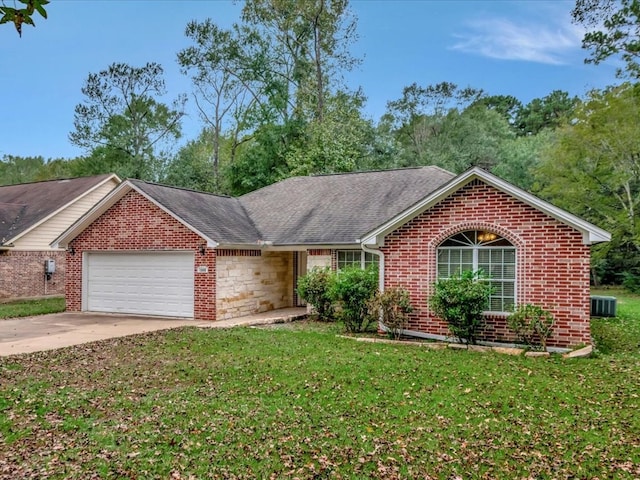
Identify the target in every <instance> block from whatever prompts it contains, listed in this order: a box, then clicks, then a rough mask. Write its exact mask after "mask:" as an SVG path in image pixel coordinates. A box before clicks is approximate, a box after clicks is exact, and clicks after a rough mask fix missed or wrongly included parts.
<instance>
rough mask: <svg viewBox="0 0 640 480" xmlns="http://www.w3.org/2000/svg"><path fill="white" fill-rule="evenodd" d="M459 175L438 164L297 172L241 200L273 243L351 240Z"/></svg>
mask: <svg viewBox="0 0 640 480" xmlns="http://www.w3.org/2000/svg"><path fill="white" fill-rule="evenodd" d="M454 177H455V175H454V174H452V173H450V172H447V171H446V170H443V169H441V168H438V167H422V168H405V169H398V170H384V171H376V172H362V173H348V174H337V175H320V176H313V177H293V178H289V179H286V180H283V181H281V182H278V183H276V184H273V185H270V186H268V187H265V188H261V189H260V190H256V191H254V192H251V193H249V194H246V195H244V196H242V197H240V199H239V200H240V202H241V203H242V205H243V206H244V208H245V209H246V211H247V213H248V214H249V216H250V217H251V219H252V220H253V222H254V223H255V225H256V227H257V228H258V230H259V231H260V232H261V234H262V237H263V240H268V241H272V242H273V243H274V245H294V244H303V245H309V244H341V243H348V244H352V243H355V242H356V240H358V239H360V238H361V237H362V236H363V235H364V234H365V233H368V232H370V231H371V230H373V229H375V228H376V227H378V226H380V225H382V224H383V223H384V222H386V221H388V220H389V219H391V218H392V217H394V216H396V215H397V214H399V213H400V212H402V211H404V210H406V209H407V208H409V207H411V206H412V205H414V204H415V203H417V202H419V201H420V200H422V199H423V198H425V197H426V196H427V195H429V194H430V193H432V192H434V191H435V190H437V189H438V188H440V187H441V186H442V185H444V184H446V183H447V182H449V181H450V180H451V179H453V178H454Z"/></svg>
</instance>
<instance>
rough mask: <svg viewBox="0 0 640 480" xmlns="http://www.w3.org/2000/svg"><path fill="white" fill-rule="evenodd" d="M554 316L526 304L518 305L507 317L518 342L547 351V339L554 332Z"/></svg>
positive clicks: (540, 308)
mask: <svg viewBox="0 0 640 480" xmlns="http://www.w3.org/2000/svg"><path fill="white" fill-rule="evenodd" d="M553 322H554V320H553V315H551V312H549V311H547V310H544V309H543V308H542V307H539V306H537V305H532V304H530V303H526V304H523V305H518V306H517V307H516V308H515V309H514V311H513V313H511V314H510V315H509V316H508V317H507V325H509V328H510V329H511V330H513V331H514V333H515V334H516V337H518V340H520V341H521V342H523V343H524V344H525V345H527V346H529V347H534V348H540V349H541V350H546V349H547V339H548V338H549V337H550V336H551V333H552V330H553Z"/></svg>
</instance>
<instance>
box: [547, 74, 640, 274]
mask: <svg viewBox="0 0 640 480" xmlns="http://www.w3.org/2000/svg"><path fill="white" fill-rule="evenodd" d="M639 116H640V85H637V84H636V85H630V84H623V85H621V86H619V87H616V88H612V89H608V90H604V91H593V92H591V94H590V96H589V98H588V99H587V100H586V101H585V102H584V103H583V104H581V105H580V106H579V107H578V108H577V109H576V111H575V115H574V117H575V120H574V122H573V123H572V124H571V125H566V126H564V127H562V128H560V129H559V130H558V131H557V136H558V138H557V142H556V143H555V146H554V148H552V149H551V150H550V151H549V155H548V156H547V157H546V158H545V159H544V161H543V163H542V164H541V166H540V169H539V172H538V180H539V183H540V185H541V192H540V193H541V195H543V196H545V197H547V198H549V199H550V200H552V201H553V202H554V203H555V204H557V205H558V206H561V207H564V208H566V209H568V210H570V211H572V212H574V213H576V214H578V215H580V216H582V217H584V218H586V219H588V220H591V221H592V222H594V223H595V224H597V225H599V226H601V227H603V228H605V229H607V230H609V231H610V232H611V233H612V242H610V243H609V244H604V245H602V246H601V247H600V248H599V249H597V250H596V252H597V255H596V256H595V258H596V261H597V260H603V261H602V262H600V264H601V265H602V266H603V267H602V268H603V271H602V272H601V273H602V274H603V275H604V279H605V280H608V281H613V282H616V283H619V282H620V281H621V280H622V274H623V273H624V272H627V273H630V274H632V275H635V276H640V221H639V207H640V153H639V152H640V124H639V123H638V122H637V119H638V117H639Z"/></svg>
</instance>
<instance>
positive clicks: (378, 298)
mask: <svg viewBox="0 0 640 480" xmlns="http://www.w3.org/2000/svg"><path fill="white" fill-rule="evenodd" d="M367 308H368V310H369V315H370V316H371V317H373V318H379V319H380V321H381V322H382V324H383V325H384V326H385V327H387V331H388V333H389V336H390V337H391V338H394V339H399V338H400V336H401V335H402V331H403V330H404V329H405V328H406V326H407V323H408V322H409V314H410V313H411V312H412V311H413V307H412V306H411V299H410V297H409V291H408V290H406V289H404V288H388V289H386V290H385V291H384V292H380V291H378V292H376V294H375V296H374V297H373V298H372V299H370V300H369V302H368V303H367Z"/></svg>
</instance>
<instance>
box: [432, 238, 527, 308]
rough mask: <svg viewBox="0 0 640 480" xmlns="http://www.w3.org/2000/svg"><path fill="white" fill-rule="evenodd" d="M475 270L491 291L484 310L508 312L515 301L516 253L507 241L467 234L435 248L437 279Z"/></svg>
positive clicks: (447, 240)
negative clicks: (485, 277) (482, 275)
mask: <svg viewBox="0 0 640 480" xmlns="http://www.w3.org/2000/svg"><path fill="white" fill-rule="evenodd" d="M477 270H482V272H483V273H484V274H485V275H486V276H487V277H488V278H487V280H486V281H488V282H490V283H491V286H492V287H493V293H492V294H491V297H490V298H489V305H487V310H488V311H490V312H508V311H509V310H510V309H511V307H512V306H513V305H514V303H515V299H516V249H515V247H514V246H513V245H512V244H511V243H510V242H509V241H508V240H506V239H505V238H502V237H501V236H499V235H497V234H495V233H493V232H487V231H477V230H468V231H465V232H460V233H458V234H456V235H453V236H452V237H449V238H447V239H446V240H445V241H444V242H442V243H441V244H440V246H439V247H438V279H445V278H450V277H451V276H453V275H455V274H457V273H461V272H465V271H477Z"/></svg>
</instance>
